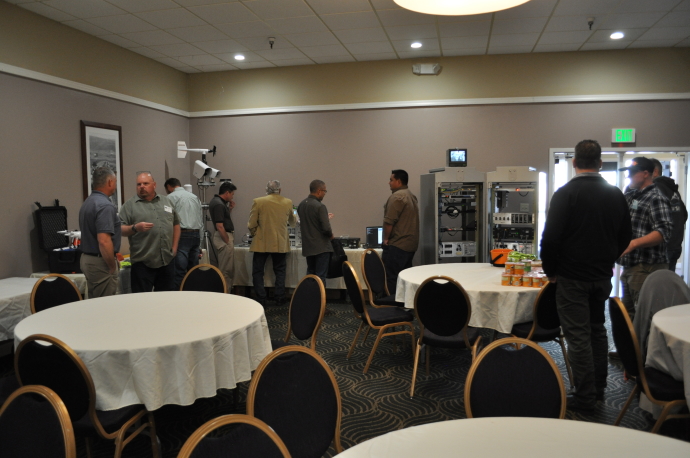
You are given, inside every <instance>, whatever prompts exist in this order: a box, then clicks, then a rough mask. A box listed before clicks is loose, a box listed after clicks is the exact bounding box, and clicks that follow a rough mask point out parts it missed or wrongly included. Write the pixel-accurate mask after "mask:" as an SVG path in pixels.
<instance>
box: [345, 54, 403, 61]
mask: <svg viewBox="0 0 690 458" xmlns="http://www.w3.org/2000/svg"><path fill="white" fill-rule="evenodd" d="M397 58H398V55H397V54H395V53H392V52H387V53H383V54H357V55H355V59H357V61H359V62H364V61H371V60H392V59H397Z"/></svg>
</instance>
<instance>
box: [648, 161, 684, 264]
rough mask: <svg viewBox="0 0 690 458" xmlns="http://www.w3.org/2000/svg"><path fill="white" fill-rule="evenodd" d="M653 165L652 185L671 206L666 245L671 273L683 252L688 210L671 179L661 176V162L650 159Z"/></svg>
mask: <svg viewBox="0 0 690 458" xmlns="http://www.w3.org/2000/svg"><path fill="white" fill-rule="evenodd" d="M650 161H652V162H653V163H654V174H653V175H652V183H654V184H655V185H656V187H657V188H659V191H661V193H662V194H663V195H664V196H666V198H667V199H668V200H669V202H670V204H671V220H672V221H673V229H672V230H671V237H670V239H669V241H668V243H667V244H666V257H668V268H669V270H671V271H672V272H675V271H676V263H677V262H678V258H679V257H680V255H681V253H682V251H683V236H684V235H685V222H686V221H687V220H688V210H687V208H686V207H685V204H684V203H683V199H682V198H681V197H680V193H678V185H677V184H676V182H675V180H674V179H673V178H671V177H666V176H663V174H662V172H663V170H662V167H661V162H659V161H658V160H657V159H654V158H652V159H650Z"/></svg>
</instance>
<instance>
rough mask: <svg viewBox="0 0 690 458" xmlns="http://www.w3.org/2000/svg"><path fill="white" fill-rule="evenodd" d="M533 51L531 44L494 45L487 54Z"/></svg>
mask: <svg viewBox="0 0 690 458" xmlns="http://www.w3.org/2000/svg"><path fill="white" fill-rule="evenodd" d="M531 51H532V47H531V46H492V47H490V48H489V51H488V52H487V54H522V53H528V52H531Z"/></svg>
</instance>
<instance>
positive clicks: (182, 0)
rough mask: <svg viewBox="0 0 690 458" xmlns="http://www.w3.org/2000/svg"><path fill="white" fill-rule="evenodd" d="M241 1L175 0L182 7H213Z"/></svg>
mask: <svg viewBox="0 0 690 458" xmlns="http://www.w3.org/2000/svg"><path fill="white" fill-rule="evenodd" d="M239 1H240V0H175V3H179V4H180V5H182V6H186V7H190V6H199V5H212V4H215V3H229V2H239Z"/></svg>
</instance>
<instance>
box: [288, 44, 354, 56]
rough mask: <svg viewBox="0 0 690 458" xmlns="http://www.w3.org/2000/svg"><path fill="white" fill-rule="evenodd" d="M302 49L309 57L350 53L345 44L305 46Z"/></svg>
mask: <svg viewBox="0 0 690 458" xmlns="http://www.w3.org/2000/svg"><path fill="white" fill-rule="evenodd" d="M300 50H301V51H302V52H303V53H304V54H306V55H307V57H324V56H345V55H349V54H350V53H349V52H348V51H347V49H345V48H344V47H343V45H340V44H338V45H325V46H305V47H303V48H300Z"/></svg>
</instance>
